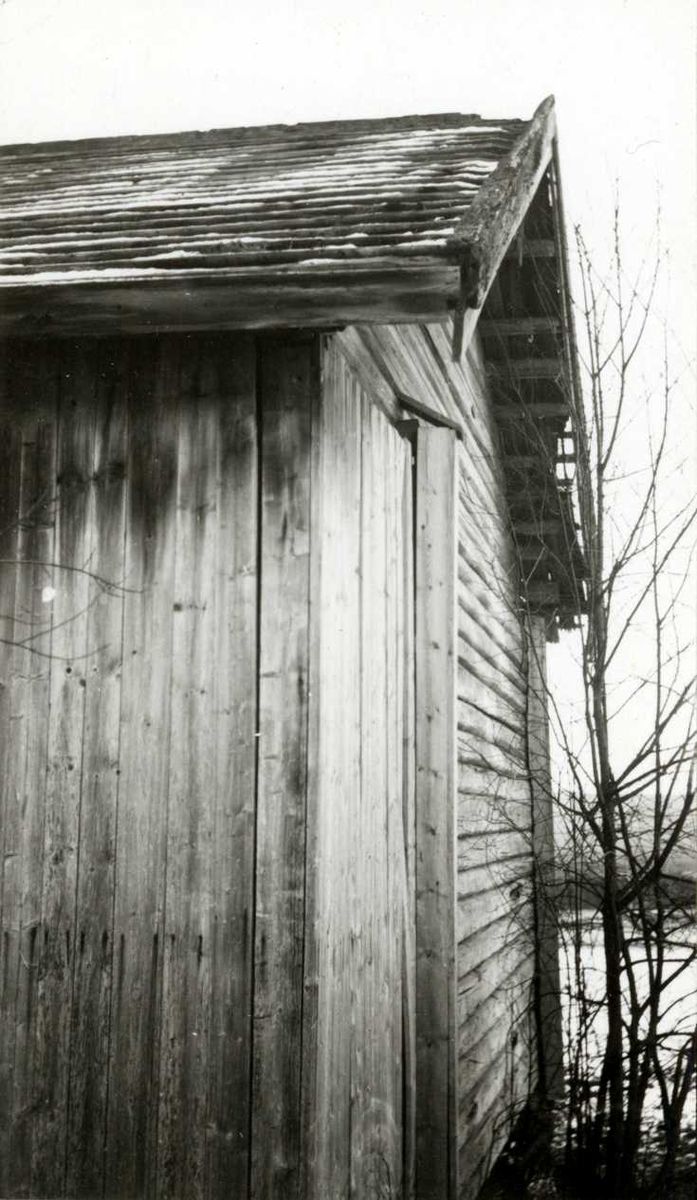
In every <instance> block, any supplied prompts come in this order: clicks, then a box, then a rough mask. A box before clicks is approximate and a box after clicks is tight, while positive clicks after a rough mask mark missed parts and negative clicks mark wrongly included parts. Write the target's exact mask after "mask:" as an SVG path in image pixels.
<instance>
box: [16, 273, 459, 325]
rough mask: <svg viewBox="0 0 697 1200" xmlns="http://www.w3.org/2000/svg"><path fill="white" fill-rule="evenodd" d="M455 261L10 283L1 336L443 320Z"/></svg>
mask: <svg viewBox="0 0 697 1200" xmlns="http://www.w3.org/2000/svg"><path fill="white" fill-rule="evenodd" d="M459 288H460V268H459V266H458V264H457V263H452V262H447V261H446V260H445V259H442V260H441V259H429V260H428V261H426V262H424V261H420V262H419V263H418V264H417V263H415V262H414V260H413V259H411V260H409V261H406V260H405V262H404V263H403V264H396V263H394V262H390V263H383V265H371V267H370V268H365V267H356V266H354V267H353V268H352V269H348V268H345V267H343V265H339V266H334V268H333V269H332V270H328V269H326V268H325V269H320V268H313V269H307V268H304V269H300V268H297V267H296V268H294V269H293V270H291V269H287V270H285V271H279V272H277V273H276V274H274V275H270V274H266V275H264V273H263V272H256V273H254V272H253V271H249V270H247V271H240V270H237V271H227V272H224V271H222V270H218V271H214V270H212V269H211V270H209V271H207V272H205V273H203V274H202V275H200V276H194V277H192V276H190V275H189V276H187V275H179V274H178V273H176V272H174V271H172V272H171V273H170V274H169V275H167V276H164V275H162V276H159V277H156V278H152V277H147V276H142V275H141V276H137V275H134V276H133V277H129V278H126V279H119V280H116V279H113V278H112V279H104V280H94V279H90V280H85V281H81V282H77V281H76V282H70V281H66V280H63V281H60V282H55V283H43V284H39V283H22V284H13V285H12V286H11V287H10V286H8V287H4V288H3V289H2V306H1V307H0V334H1V335H4V336H11V337H36V336H37V335H42V336H58V337H64V336H71V335H74V334H77V333H79V334H88V335H93V334H103V333H108V332H109V331H114V332H117V333H119V334H124V333H129V334H132V333H154V332H160V333H165V332H168V331H178V330H182V331H183V330H195V329H205V330H209V331H214V330H222V329H294V328H298V327H301V326H302V327H307V328H314V329H319V328H322V329H324V328H326V327H327V326H333V325H350V324H383V325H384V324H399V323H404V322H409V323H429V322H435V321H442V320H444V319H446V318H448V317H449V316H450V315H451V313H452V309H453V306H454V305H455V303H456V301H457V297H458V295H459Z"/></svg>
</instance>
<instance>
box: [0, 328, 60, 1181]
mask: <svg viewBox="0 0 697 1200" xmlns="http://www.w3.org/2000/svg"><path fill="white" fill-rule="evenodd" d="M8 386H9V388H10V390H11V391H12V392H13V400H14V403H15V406H16V408H17V410H18V413H19V410H20V409H22V410H23V416H21V417H20V416H19V415H18V418H17V419H18V421H21V427H20V429H21V432H20V429H18V430H17V431H18V432H19V437H12V436H10V439H9V444H8V445H7V446H6V447H5V451H7V450H9V451H10V452H11V453H13V454H14V456H15V461H14V462H7V463H6V468H7V478H6V479H5V480H4V481H3V482H4V485H5V488H6V489H7V491H6V492H5V497H4V503H3V505H2V507H3V516H2V518H0V520H2V521H3V526H4V531H5V537H4V538H3V541H4V543H5V548H6V549H7V550H9V551H10V554H9V557H10V558H14V563H12V562H8V563H6V564H5V565H4V571H5V575H6V578H7V579H8V580H11V579H12V576H14V578H15V586H14V589H12V585H11V583H10V589H8V592H4V595H7V602H8V604H11V605H12V607H11V608H10V609H9V611H8V610H5V617H6V618H7V619H6V620H5V629H6V632H7V634H8V636H9V640H10V641H12V642H13V643H14V646H13V648H12V649H11V648H10V647H9V646H8V647H5V648H4V649H5V661H6V663H7V664H8V666H9V667H10V671H11V674H10V677H9V678H8V680H7V689H5V688H3V691H5V690H6V691H7V700H8V703H7V704H6V706H4V707H5V713H4V717H5V720H6V723H5V724H4V725H3V731H2V734H1V735H0V736H1V737H2V740H3V742H4V743H5V744H6V745H5V753H6V758H5V761H4V763H3V783H2V791H3V801H4V803H3V811H2V828H3V832H4V842H3V847H2V850H3V864H4V873H3V887H2V900H1V901H0V904H1V906H2V914H3V915H2V943H1V945H0V954H1V956H2V967H1V974H0V978H1V979H2V987H1V993H0V994H1V1005H2V1015H1V1028H2V1032H0V1040H2V1043H3V1048H2V1050H1V1051H0V1110H1V1115H0V1126H1V1128H2V1133H1V1134H0V1177H2V1182H1V1183H0V1189H2V1190H4V1191H5V1193H6V1194H10V1195H18V1194H22V1193H26V1192H28V1191H29V1189H30V1185H31V1180H30V1164H31V1142H32V1133H33V1126H32V1114H33V1110H34V1098H35V1097H34V1088H35V1050H36V999H37V988H38V957H39V946H40V929H39V927H40V918H41V871H42V866H41V862H42V850H43V821H44V801H45V783H46V736H47V728H48V688H49V676H50V662H51V659H50V649H51V645H50V630H51V615H50V606H49V605H47V604H46V603H45V602H44V593H43V586H44V582H45V580H46V578H47V577H48V570H47V568H46V567H44V566H42V565H40V564H42V563H50V562H51V560H52V558H53V504H52V498H53V488H54V482H53V481H54V475H55V463H54V458H53V455H54V450H55V442H54V429H55V409H54V405H55V363H54V360H53V355H52V353H51V352H50V351H49V352H48V353H45V354H43V355H36V356H35V357H34V359H33V360H32V361H30V360H28V359H26V358H25V357H24V355H23V354H22V353H21V352H20V353H18V354H16V355H15V361H14V367H13V370H12V372H11V376H10V378H9V379H8ZM15 487H18V492H15V494H14V511H12V491H13V490H14V488H15ZM3 557H4V555H3ZM22 564H24V565H22ZM12 590H13V593H14V594H13V597H12V600H11V598H10V593H11V591H12Z"/></svg>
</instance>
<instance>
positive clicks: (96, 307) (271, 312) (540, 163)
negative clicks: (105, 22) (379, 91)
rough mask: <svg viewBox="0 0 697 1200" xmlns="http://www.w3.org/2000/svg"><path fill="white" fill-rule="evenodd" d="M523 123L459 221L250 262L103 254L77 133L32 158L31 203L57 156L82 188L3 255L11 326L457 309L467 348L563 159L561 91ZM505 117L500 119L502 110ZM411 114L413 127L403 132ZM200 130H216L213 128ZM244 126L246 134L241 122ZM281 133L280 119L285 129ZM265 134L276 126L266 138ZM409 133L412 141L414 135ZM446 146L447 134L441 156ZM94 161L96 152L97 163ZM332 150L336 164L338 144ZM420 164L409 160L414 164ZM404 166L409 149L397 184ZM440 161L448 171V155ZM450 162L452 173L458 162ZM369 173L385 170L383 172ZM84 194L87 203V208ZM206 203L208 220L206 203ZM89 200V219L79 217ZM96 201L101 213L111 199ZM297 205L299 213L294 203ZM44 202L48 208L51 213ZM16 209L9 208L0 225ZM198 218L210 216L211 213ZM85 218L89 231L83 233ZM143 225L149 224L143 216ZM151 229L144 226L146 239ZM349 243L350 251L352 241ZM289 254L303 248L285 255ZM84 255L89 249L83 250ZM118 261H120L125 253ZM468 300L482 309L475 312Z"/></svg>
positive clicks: (304, 321)
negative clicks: (556, 153) (548, 174)
mask: <svg viewBox="0 0 697 1200" xmlns="http://www.w3.org/2000/svg"><path fill="white" fill-rule="evenodd" d="M417 120H418V119H414V118H406V119H404V120H399V121H395V122H389V121H388V122H383V123H370V122H356V123H343V124H342V125H341V128H342V129H345V128H347V127H349V126H351V127H353V126H356V127H357V128H358V131H359V133H360V136H361V137H364V136H365V129H366V127H367V126H370V125H376V126H378V127H379V128H380V129H386V130H388V131H391V130H392V129H393V128H394V129H395V130H397V129H398V130H399V133H400V136H401V137H402V138H403V139H407V138H408V137H409V136H410V135H413V134H414V132H415V131H416V132H417V133H418V125H417V124H416V121H417ZM454 121H455V118H453V117H451V116H446V117H443V118H423V119H422V123H423V126H424V130H425V131H426V133H428V132H429V131H430V132H431V136H433V135H432V129H433V126H434V124H437V123H438V122H440V123H441V124H442V125H443V126H444V128H445V131H446V133H447V132H448V130H449V129H450V128H451V127H454V128H457V127H456V126H454V125H453V123H454ZM459 121H460V122H461V123H463V125H464V128H463V132H466V131H467V124H466V123H467V122H468V121H469V122H479V123H480V126H482V127H483V128H485V129H486V128H487V127H486V125H485V123H483V122H482V121H481V118H465V117H462V118H459ZM489 124H490V126H491V125H492V123H489ZM509 124H510V125H511V126H512V127H513V129H514V130H515V132H517V133H518V136H517V137H516V136H514V134H510V135H509V144H510V148H509V149H508V151H507V152H506V153H505V154H503V155H502V157H500V159H499V160H498V162H497V164H496V166H495V167H494V169H493V170H491V171H489V173H486V171H484V172H481V169H480V168H478V166H477V164H476V150H475V151H472V154H473V156H474V160H475V161H474V164H473V169H474V170H476V169H480V178H481V179H483V181H482V182H480V183H479V186H478V187H477V188H476V191H475V194H474V198H473V199H472V198H471V195H470V192H471V190H472V189H471V187H470V192H467V197H468V202H467V203H466V204H465V203H464V201H463V203H462V204H461V212H460V214H458V213H457V211H456V205H455V208H454V209H453V212H452V214H451V215H452V217H453V221H452V226H451V229H450V232H448V233H447V236H445V237H443V238H440V239H439V238H433V237H431V238H429V237H419V229H418V221H419V220H420V219H421V220H422V221H423V219H424V218H420V217H419V215H418V211H417V212H416V214H415V217H414V221H415V225H414V229H415V231H416V233H415V235H412V231H411V229H410V230H409V235H410V237H411V238H412V240H411V241H404V242H402V243H401V244H399V245H397V246H396V247H394V249H391V248H390V245H389V244H388V245H387V246H386V247H385V252H384V253H380V252H379V250H378V252H377V253H372V254H370V253H369V252H366V251H364V249H363V247H362V246H361V245H360V244H359V245H358V246H353V247H352V248H351V250H352V252H353V253H349V254H348V256H347V257H336V258H333V259H332V258H331V257H328V256H327V254H326V253H324V256H323V258H321V259H318V258H313V257H311V256H310V257H307V256H306V257H304V258H303V255H302V252H300V251H298V252H293V248H292V243H291V249H290V250H288V249H286V250H284V251H283V252H282V253H279V254H278V255H277V256H276V257H274V254H273V252H269V251H266V250H264V251H260V252H259V253H257V254H254V253H249V254H244V255H241V254H239V253H238V254H237V255H236V258H235V260H234V261H235V263H237V262H238V261H239V260H240V259H244V262H243V263H242V264H241V265H230V262H229V261H228V260H223V265H221V264H220V262H213V263H212V265H206V266H204V267H199V266H198V265H197V260H196V258H195V257H194V256H193V255H192V257H191V258H190V260H189V262H188V263H186V264H185V265H184V266H183V267H181V268H179V267H175V266H173V265H172V263H171V262H170V263H168V262H167V261H166V260H167V258H169V257H171V258H174V257H175V256H176V251H175V249H172V250H170V251H169V252H168V253H165V254H164V255H161V256H160V257H161V259H162V260H163V261H161V262H160V264H159V265H157V264H156V265H152V266H143V265H140V263H141V262H142V259H140V258H138V255H137V253H136V250H134V251H133V252H132V254H131V256H130V258H131V261H130V262H129V261H128V259H126V260H125V261H126V265H114V263H111V264H110V263H109V262H108V261H107V260H108V259H109V258H110V257H111V255H110V254H104V253H103V252H102V253H101V256H99V255H98V254H95V255H94V256H93V258H92V259H90V256H89V254H88V253H85V252H84V251H83V249H82V244H81V240H80V239H81V238H83V236H85V235H84V234H83V232H82V231H83V230H84V229H87V236H89V235H90V232H91V231H90V227H89V222H90V219H91V214H93V213H94V211H95V204H94V201H93V199H92V198H91V196H92V193H91V192H90V184H89V181H88V180H87V179H86V178H81V182H80V190H79V195H78V198H77V200H74V199H73V192H74V191H75V188H74V186H73V185H72V183H71V177H70V175H69V171H70V170H71V169H72V167H71V166H70V155H69V149H70V145H69V144H68V146H67V147H66V146H65V145H62V146H60V147H58V148H55V147H46V157H45V161H47V162H50V163H53V164H56V163H57V164H58V165H57V166H56V165H54V166H51V167H48V168H47V167H45V166H44V167H43V168H41V167H39V168H38V170H34V171H32V170H28V171H27V179H28V180H29V183H27V184H25V185H24V189H25V190H24V201H25V203H27V197H29V202H30V198H31V192H30V191H28V189H29V188H30V181H31V177H32V174H35V175H37V176H38V177H41V176H42V175H43V173H44V172H45V171H47V170H48V171H49V172H53V175H54V177H56V178H58V180H59V182H62V181H63V177H65V178H67V184H68V187H67V191H66V192H65V194H67V195H68V196H69V204H68V207H67V209H66V202H65V200H64V199H63V198H62V195H63V194H61V193H58V194H59V196H60V197H61V198H60V201H59V200H58V199H56V200H54V201H52V200H51V196H52V193H51V192H49V193H48V199H46V198H45V197H44V196H43V194H42V201H41V222H40V225H39V230H38V236H37V234H34V237H35V238H36V239H37V240H36V241H35V242H34V243H33V246H32V249H31V250H30V251H29V252H28V254H27V255H26V256H25V257H24V258H22V255H21V250H22V243H23V242H25V241H26V238H23V237H22V236H19V238H18V249H17V250H16V251H14V252H13V251H12V250H11V253H10V260H9V261H10V264H11V268H10V269H9V270H7V271H6V272H5V274H3V272H2V267H1V266H0V333H3V334H5V335H9V336H31V335H33V334H35V333H46V334H54V335H57V336H63V335H77V334H106V333H113V332H122V333H143V332H157V331H160V332H164V331H174V330H196V329H201V330H203V329H207V330H221V329H263V328H291V327H298V326H303V327H314V328H318V327H326V326H333V325H342V324H356V323H361V324H386V323H405V322H421V323H428V322H431V321H437V320H441V319H442V318H443V317H445V316H448V315H455V344H454V352H455V354H456V355H457V356H459V354H460V352H461V350H462V345H463V341H464V342H466V340H467V335H468V333H471V330H472V329H473V328H474V324H475V323H476V316H475V315H474V314H475V313H476V312H478V310H479V309H480V308H481V305H482V304H483V302H484V299H485V297H486V295H487V293H488V290H489V288H490V286H491V283H492V281H493V279H494V277H495V275H496V271H497V269H498V267H499V264H500V262H501V260H502V258H503V256H504V255H505V253H506V250H507V248H508V246H509V245H510V242H511V239H512V238H513V236H514V235H515V232H516V230H517V228H518V227H519V225H520V223H521V221H522V220H523V217H524V215H525V212H526V211H527V207H528V205H529V204H530V202H531V199H532V197H533V196H534V194H535V191H536V189H537V187H538V185H539V182H540V179H541V177H542V175H543V173H544V171H545V169H546V168H547V166H548V164H549V162H550V159H551V155H552V145H553V140H554V134H555V118H554V101H553V98H552V97H549V98H548V99H547V100H545V101H544V102H543V103H542V104H541V105H540V107H539V108H538V109H537V111H536V113H535V114H534V116H533V118H532V120H531V121H530V122H526V123H520V122H518V123H516V122H511V123H509ZM493 125H494V128H495V123H493ZM405 126H406V131H405V132H403V130H404V129H405ZM297 128H303V127H297ZM307 128H308V129H311V130H312V134H311V135H310V134H308V137H312V138H314V139H315V140H316V139H317V138H318V134H317V132H316V131H317V130H322V129H323V128H324V127H322V126H312V127H310V126H308V127H307ZM332 128H334V127H332V126H327V127H326V129H327V131H328V132H327V133H326V134H325V135H324V136H325V138H327V137H330V136H331V129H332ZM336 128H339V125H337V126H336ZM477 128H478V127H477V125H476V124H474V125H473V132H475V133H476V131H477ZM519 130H521V132H518V131H519ZM242 132H243V133H244V134H245V135H247V141H249V140H250V137H251V138H253V135H254V130H246V131H242ZM292 132H293V131H291V133H292ZM233 133H236V131H231V135H232V134H233ZM291 133H289V132H286V135H285V136H286V137H287V138H288V139H289V144H290V145H291V147H292V145H293V143H292V137H291ZM268 134H269V130H268V129H267V130H261V131H260V137H261V135H264V136H265V137H266V138H267V139H268ZM183 136H184V135H183ZM187 136H191V135H187ZM200 136H201V137H202V138H205V137H206V136H207V135H200ZM221 136H222V134H221ZM236 136H238V137H239V132H237V133H236ZM280 136H281V135H280V134H278V133H275V132H274V137H275V138H276V139H278V138H279V137H280ZM293 136H295V137H296V138H297V133H293ZM395 136H396V135H395ZM116 142H120V143H123V145H124V146H125V150H124V151H123V153H124V154H131V155H135V154H136V152H137V149H138V143H140V142H142V143H145V144H144V145H143V147H142V150H141V151H140V153H141V154H150V155H151V156H152V157H154V158H156V156H157V154H158V153H161V151H158V144H157V139H138V138H132V139H106V140H105V143H104V146H105V149H104V158H105V160H106V161H107V162H108V161H109V159H108V156H109V154H113V150H112V148H111V147H112V144H113V143H116ZM162 142H163V143H164V142H166V143H167V146H168V148H169V153H170V156H174V155H176V153H177V152H178V151H177V142H176V138H170V139H162ZM107 144H108V145H109V148H108V149H107ZM264 144H265V142H264V141H263V140H262V141H261V142H260V146H261V147H262V150H263V146H264ZM82 145H83V144H81V143H79V142H78V143H74V144H73V146H74V155H75V158H76V160H77V161H78V162H80V161H81V157H85V156H86V155H87V154H88V152H87V151H85V150H83V149H82ZM85 145H86V146H88V147H89V154H95V153H97V154H99V145H100V143H99V142H98V141H97V142H92V143H85ZM405 145H406V146H407V147H409V143H408V141H406V140H405ZM475 145H476V142H475ZM95 147H96V148H97V149H96V151H95ZM187 147H188V143H187V142H182V148H181V153H182V157H184V158H185V157H186V155H187V154H190V153H191V150H190V148H187ZM330 148H331V146H330ZM42 149H43V148H42V147H30V148H28V149H26V148H19V152H17V153H15V154H14V155H12V154H11V153H10V155H9V158H10V162H14V161H16V160H17V161H19V163H20V166H21V165H23V164H22V158H23V154H22V152H24V160H25V163H24V166H25V170H26V166H27V164H28V165H29V167H34V166H35V165H36V162H38V161H40V155H41V151H42ZM12 150H13V148H12V147H10V148H8V151H10V152H11V151H12ZM194 153H195V151H194ZM325 154H326V152H325ZM437 154H438V148H437V147H436V149H435V150H434V155H435V157H436V158H437ZM260 156H261V153H260ZM89 161H90V160H89V157H87V158H86V163H89ZM327 161H329V162H330V164H331V155H329V156H328V157H327ZM412 166H413V164H412V163H409V167H410V168H411V167H412ZM371 169H374V168H372V167H371ZM399 169H400V167H399V161H397V166H396V167H395V170H396V171H397V186H396V192H397V195H398V194H399V184H400V179H399ZM434 169H435V170H436V171H437V169H438V167H437V164H436V167H435V168H434ZM122 170H123V169H122ZM448 171H450V173H451V175H452V164H450V163H448ZM61 173H62V176H61ZM83 175H85V169H84V168H83ZM450 181H451V176H450V175H448V174H446V173H444V177H443V182H442V183H441V181H440V180H439V178H438V176H437V175H436V176H435V184H434V182H433V180H432V179H429V178H428V177H427V178H426V180H425V185H424V186H425V190H424V192H423V193H422V194H420V195H417V200H416V201H415V203H418V204H419V205H420V206H421V207H422V208H428V206H429V204H430V199H429V197H430V196H431V195H432V193H433V189H434V187H436V188H437V187H438V186H445V187H447V186H448V185H449V183H450ZM369 182H372V180H370V179H369ZM234 186H236V185H235V184H234V182H233V183H232V184H229V185H228V187H229V188H232V189H233V190H232V191H231V192H230V193H229V194H230V195H231V196H234V194H235V193H234ZM465 190H466V189H465ZM463 195H464V193H463ZM423 196H425V197H426V199H425V200H424V199H423ZM339 199H340V197H339ZM393 199H394V198H393ZM78 201H79V204H80V205H82V209H79V208H78V209H76V208H75V205H76V204H77V203H78ZM117 202H118V196H117ZM331 202H332V205H334V208H336V202H337V196H336V195H333V196H332V197H331ZM371 202H372V203H373V204H374V206H375V213H376V214H377V215H378V216H379V217H380V219H382V215H383V213H384V211H385V200H384V195H383V194H382V193H381V191H380V189H379V188H377V189H376V191H375V197H374V198H373V199H372V200H371ZM52 203H53V209H52V208H51V204H52ZM313 203H314V201H313ZM30 208H31V205H30ZM64 210H65V215H64ZM9 211H10V223H9V225H8V226H7V228H8V229H10V230H11V229H14V228H16V227H17V220H18V218H17V217H16V216H13V213H14V212H16V211H17V210H16V209H15V210H12V208H10V210H9ZM19 211H20V212H21V210H19ZM142 211H143V213H144V214H145V216H144V218H143V219H144V220H145V219H146V217H149V215H150V212H151V211H152V207H145V206H144V207H143V210H142ZM181 211H183V210H182V209H181V208H180V202H179V201H177V202H176V203H172V202H169V207H167V206H166V205H163V212H164V213H165V214H167V213H168V214H169V217H168V220H170V221H171V220H175V219H176V215H177V214H178V213H179V212H181ZM202 211H203V214H204V217H203V219H204V220H205V211H206V210H205V209H203V210H202ZM211 211H213V208H211ZM76 212H77V213H78V217H79V222H78V221H77V219H76V217H75V213H76ZM96 212H97V216H98V218H100V219H101V214H100V212H99V209H98V208H96ZM290 212H291V214H293V210H292V208H291V209H290ZM44 213H46V214H47V215H46V216H45V217H44V215H43V214H44ZM310 215H311V212H310ZM2 219H3V218H2V213H0V228H1V227H2V225H1V223H2ZM133 219H135V220H136V222H137V215H136V216H135V218H131V216H130V215H129V224H128V225H126V226H125V228H124V229H123V230H121V229H119V230H117V232H118V233H119V234H121V235H122V236H121V238H120V240H121V241H122V242H123V241H124V240H125V241H126V242H127V241H128V231H129V230H130V229H131V228H133V227H134V226H133V225H132V220H133ZM196 219H197V220H198V219H199V218H198V216H197V218H196ZM61 222H63V225H64V227H65V228H66V229H67V231H68V232H67V234H66V235H65V236H66V238H68V239H74V242H73V243H72V244H74V246H75V261H73V262H69V263H68V264H67V265H66V264H65V263H62V264H59V265H58V266H55V264H54V259H55V251H53V250H52V246H51V242H50V240H49V239H48V238H47V237H46V236H45V235H43V234H42V231H43V229H44V228H45V227H46V225H47V223H48V225H49V227H50V229H51V236H55V228H56V227H57V228H59V229H60V227H61ZM289 223H290V224H292V222H289ZM73 228H76V229H77V230H78V231H79V232H78V233H77V234H76V233H74V232H73ZM135 228H136V231H137V223H136V226H135ZM429 233H430V231H429ZM92 234H93V231H92ZM42 236H43V241H42ZM93 236H94V234H93ZM137 240H138V239H137V238H133V241H134V242H137ZM241 240H245V239H241ZM246 240H255V239H246ZM256 240H257V241H259V240H260V239H256ZM388 242H389V239H388ZM64 244H66V245H67V247H68V249H67V250H66V251H65V253H66V254H70V246H71V241H69V240H68V241H65V243H64ZM172 244H173V245H174V244H175V243H172ZM329 249H330V250H331V247H329ZM13 253H14V254H15V255H16V256H17V258H18V262H19V265H18V266H17V265H12V264H13V262H14V259H13V257H12V255H13ZM341 253H342V254H343V253H345V251H344V250H343V248H342V249H341ZM309 254H310V255H311V254H312V251H310V252H309ZM42 255H43V259H42ZM155 257H157V256H155ZM284 258H286V259H288V260H289V261H283V259H284ZM82 259H84V260H85V261H84V262H81V261H80V260H82ZM115 261H116V263H117V264H118V262H119V260H118V259H116V260H115ZM468 310H470V316H469V319H468V320H466V319H465V314H466V313H467V311H468ZM472 310H473V311H472Z"/></svg>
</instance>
